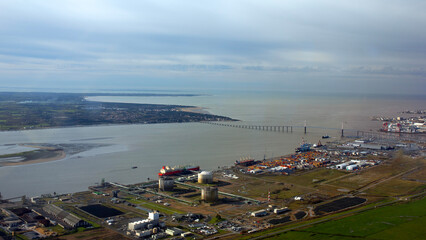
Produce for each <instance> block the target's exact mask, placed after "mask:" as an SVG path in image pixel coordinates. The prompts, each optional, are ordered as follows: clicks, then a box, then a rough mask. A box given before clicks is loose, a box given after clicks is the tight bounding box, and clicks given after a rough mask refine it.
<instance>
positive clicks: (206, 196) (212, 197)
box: [201, 187, 219, 202]
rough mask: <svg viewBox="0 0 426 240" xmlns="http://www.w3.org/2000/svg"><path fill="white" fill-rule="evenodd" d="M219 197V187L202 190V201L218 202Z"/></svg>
mask: <svg viewBox="0 0 426 240" xmlns="http://www.w3.org/2000/svg"><path fill="white" fill-rule="evenodd" d="M218 195H219V192H218V190H217V187H205V188H203V189H201V200H203V201H205V202H216V201H217V200H218V198H219V197H218Z"/></svg>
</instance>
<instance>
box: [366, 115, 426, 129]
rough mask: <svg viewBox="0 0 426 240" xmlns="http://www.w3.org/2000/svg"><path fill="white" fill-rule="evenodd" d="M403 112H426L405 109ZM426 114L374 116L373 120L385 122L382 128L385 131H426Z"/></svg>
mask: <svg viewBox="0 0 426 240" xmlns="http://www.w3.org/2000/svg"><path fill="white" fill-rule="evenodd" d="M402 113H403V114H410V115H411V114H425V110H416V111H409V110H408V111H403V112H402ZM425 119H426V116H425V115H421V116H407V117H402V116H398V117H377V116H376V117H372V120H373V121H381V122H383V126H382V128H381V129H380V130H381V131H383V132H395V133H426V123H425Z"/></svg>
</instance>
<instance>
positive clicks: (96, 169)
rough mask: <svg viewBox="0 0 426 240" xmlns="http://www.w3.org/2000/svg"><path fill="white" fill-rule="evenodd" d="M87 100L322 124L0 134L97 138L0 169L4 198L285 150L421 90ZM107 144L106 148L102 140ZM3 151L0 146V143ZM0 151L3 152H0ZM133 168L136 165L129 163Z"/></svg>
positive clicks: (363, 122)
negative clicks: (285, 128)
mask: <svg viewBox="0 0 426 240" xmlns="http://www.w3.org/2000/svg"><path fill="white" fill-rule="evenodd" d="M88 100H90V101H109V102H128V103H153V104H178V105H189V106H198V107H202V108H204V111H208V112H209V113H211V114H216V115H223V116H228V117H231V118H234V119H238V120H241V124H257V125H293V126H303V124H304V121H305V120H306V121H307V125H308V126H318V127H326V128H329V129H322V128H315V129H312V128H310V129H309V131H308V133H307V134H306V135H305V134H304V133H303V130H302V128H295V129H294V130H293V133H286V132H268V131H259V130H249V129H240V128H231V127H222V126H215V125H210V124H205V123H172V124H134V125H101V126H91V127H69V128H55V129H43V130H26V131H11V132H0V146H5V145H6V146H8V144H28V143H31V144H34V145H37V144H43V143H51V144H76V143H78V144H99V145H102V147H98V148H94V149H91V150H88V151H84V152H81V153H78V154H74V155H68V156H67V157H66V158H65V159H62V160H58V161H52V162H45V163H38V164H30V165H21V166H10V167H0V192H1V193H2V195H3V197H4V198H9V197H16V196H21V195H27V196H37V195H40V194H46V193H53V192H56V193H70V192H76V191H83V190H86V189H87V187H88V186H90V185H94V184H96V183H99V182H100V181H101V179H102V178H105V180H106V181H113V182H119V183H123V184H130V183H138V182H143V181H146V180H147V179H148V178H150V179H156V178H157V173H158V171H159V169H160V168H161V166H163V165H169V166H175V165H187V164H191V165H200V167H201V168H202V169H206V170H214V169H217V168H218V166H230V165H233V163H234V162H235V160H237V159H240V158H241V157H248V156H251V157H254V158H256V159H263V158H264V156H266V157H267V158H270V157H274V156H280V155H285V154H290V153H293V152H294V148H295V147H298V146H299V145H300V142H301V141H302V138H303V139H305V140H306V141H308V142H311V143H316V142H318V140H319V139H320V138H321V136H322V135H325V134H328V135H330V136H332V138H331V139H330V141H332V140H333V139H337V138H338V137H339V136H340V130H339V128H340V127H341V124H342V123H344V127H345V128H351V129H360V130H370V129H378V128H379V127H380V123H379V122H374V121H371V120H370V117H371V116H375V115H382V116H396V115H401V114H399V112H401V111H403V110H417V109H422V108H423V107H424V106H425V103H426V99H425V97H424V96H418V97H403V96H400V97H395V96H371V95H369V96H365V95H319V94H296V93H277V92H208V93H207V94H203V95H200V96H192V97H129V96H125V97H124V96H123V97H119V96H97V97H90V98H88ZM105 144H106V145H107V146H106V145H105ZM2 149H6V148H5V147H3V148H0V151H1V150H2ZM0 154H4V153H2V152H0ZM133 166H137V168H136V169H132V167H133Z"/></svg>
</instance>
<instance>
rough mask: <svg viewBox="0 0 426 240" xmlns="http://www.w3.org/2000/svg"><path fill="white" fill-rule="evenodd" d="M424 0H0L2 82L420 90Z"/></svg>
mask: <svg viewBox="0 0 426 240" xmlns="http://www.w3.org/2000/svg"><path fill="white" fill-rule="evenodd" d="M425 9H426V1H417V0H412V1H393V0H386V1H385V0H383V1H371V0H367V1H319V0H312V1H308V0H306V1H305V0H301V1H300V0H299V1H284V0H281V1H249V0H242V1H232V0H224V1H199V0H194V1H185V0H179V1H165V0H153V1H147V0H146V1H145V0H144V1H136V0H135V1H130V0H126V1H120V0H117V1H106V0H102V1H90V0H82V1H63V0H61V1H57V0H53V1H48V0H40V1H28V0H13V1H11V0H0V87H30V88H31V87H52V88H54V87H64V88H67V87H69V88H87V89H90V88H138V89H174V88H179V89H221V88H223V89H247V90H249V89H265V90H270V89H273V90H291V91H292V90H294V91H301V90H308V91H325V92H327V91H355V92H383V93H385V92H390V93H415V94H424V93H425V92H426V68H425V65H426V31H425V29H426V14H424V11H425Z"/></svg>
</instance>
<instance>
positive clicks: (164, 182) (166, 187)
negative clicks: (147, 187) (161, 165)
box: [158, 177, 174, 191]
mask: <svg viewBox="0 0 426 240" xmlns="http://www.w3.org/2000/svg"><path fill="white" fill-rule="evenodd" d="M173 187H174V181H173V178H167V177H166V178H164V177H160V178H159V179H158V188H159V189H160V190H162V191H171V190H173Z"/></svg>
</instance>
